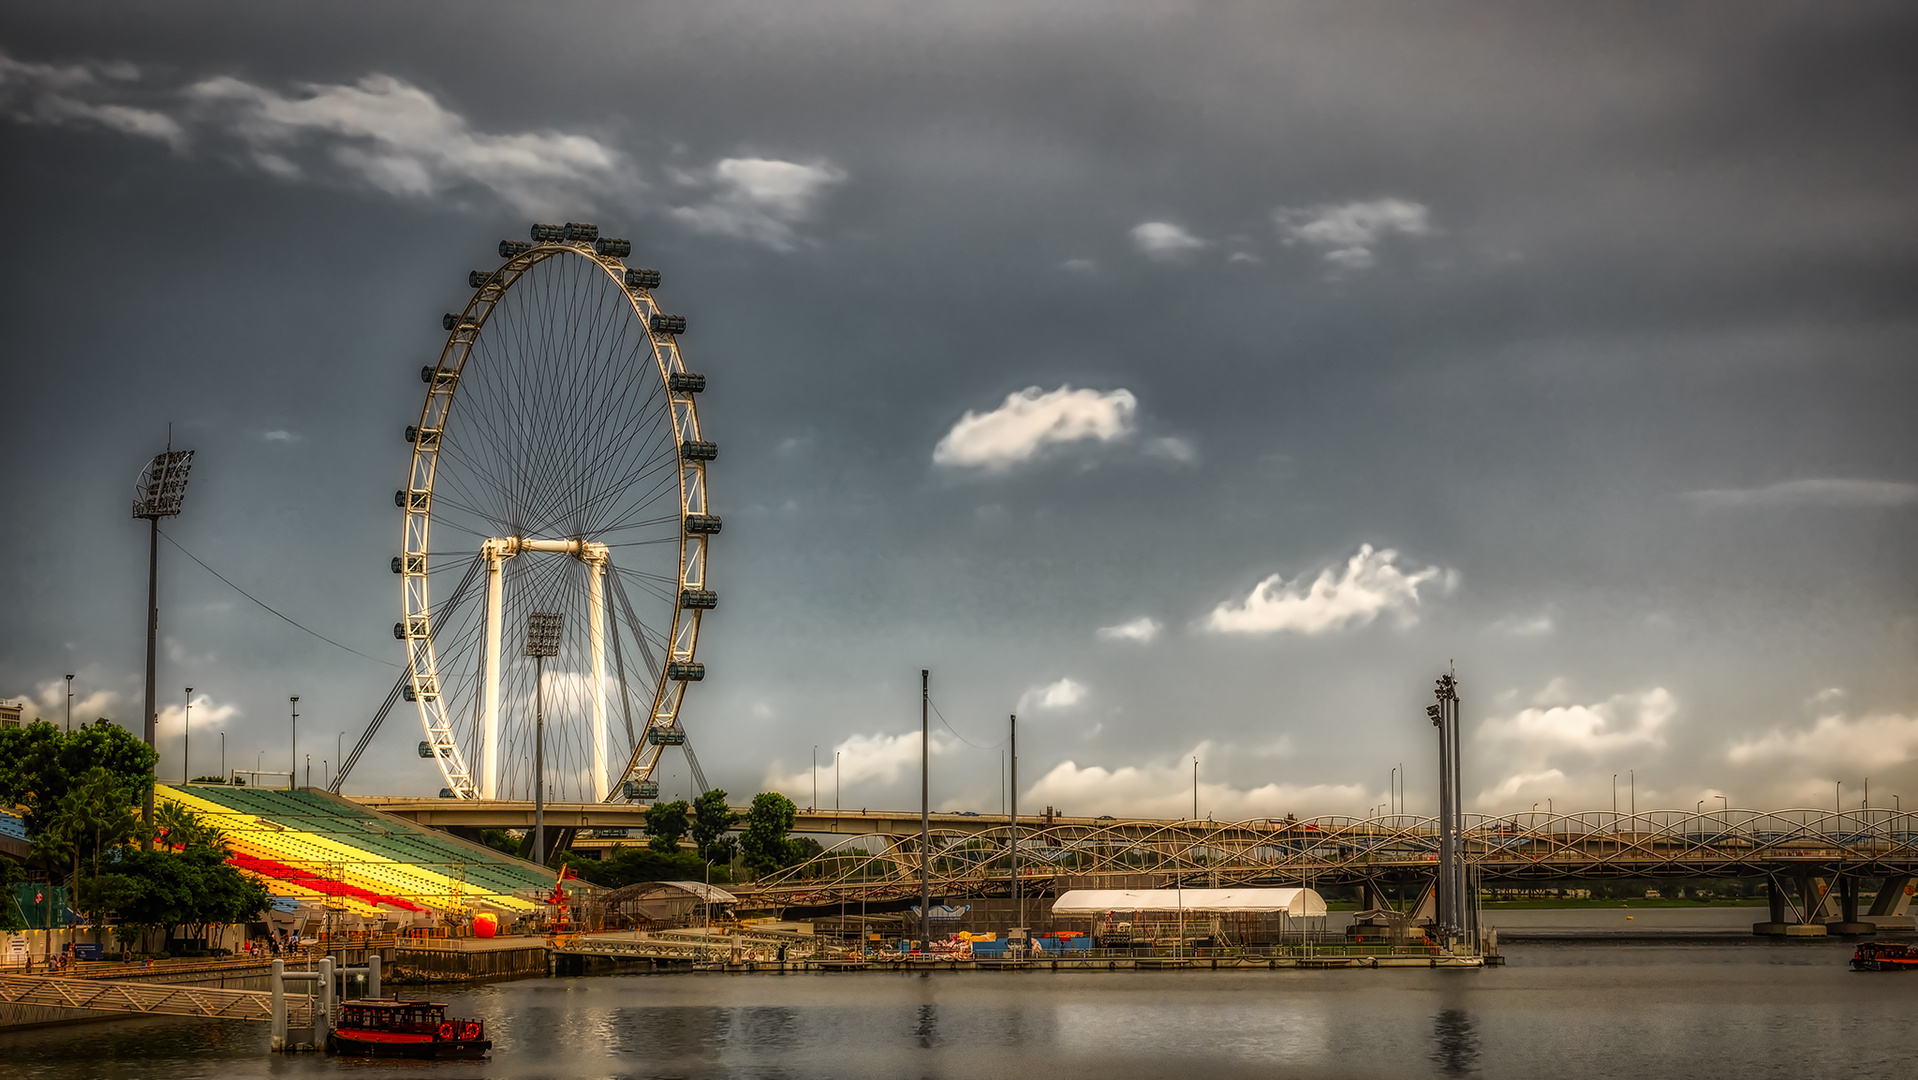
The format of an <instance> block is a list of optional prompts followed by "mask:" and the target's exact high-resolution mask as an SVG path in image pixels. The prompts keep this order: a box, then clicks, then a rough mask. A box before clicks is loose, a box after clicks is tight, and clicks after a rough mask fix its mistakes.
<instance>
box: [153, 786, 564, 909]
mask: <svg viewBox="0 0 1918 1080" xmlns="http://www.w3.org/2000/svg"><path fill="white" fill-rule="evenodd" d="M155 797H156V798H157V799H158V800H160V801H162V802H170V803H177V804H178V805H180V806H181V807H182V808H184V809H187V810H191V811H193V812H194V813H196V814H199V815H200V816H201V818H202V819H203V820H205V821H207V822H208V823H209V824H211V825H213V826H215V827H216V828H218V829H219V830H220V831H222V832H224V833H225V834H226V838H227V842H228V845H229V846H230V847H231V849H232V851H233V855H232V858H231V859H230V860H229V861H230V862H231V863H232V864H233V865H234V866H236V867H238V868H240V869H241V870H243V871H245V872H247V873H248V874H251V875H253V876H254V877H257V878H259V879H261V880H262V881H264V882H265V883H266V886H267V889H268V891H269V892H271V893H273V895H275V896H280V897H293V898H298V899H302V900H312V901H314V902H316V903H319V904H323V905H324V906H326V907H328V908H332V909H335V910H338V911H343V912H347V913H350V914H353V915H358V916H360V917H361V918H362V919H366V920H377V921H380V922H392V923H396V924H399V925H407V924H413V923H419V922H436V921H440V920H442V919H446V918H459V917H461V916H464V915H471V914H473V913H476V912H479V911H490V912H492V913H493V914H495V915H498V916H500V917H501V920H502V921H510V920H512V919H513V918H515V917H517V916H520V915H524V914H529V913H532V912H535V911H537V910H539V908H540V906H541V905H540V902H539V900H538V899H537V897H538V896H539V895H540V894H541V892H542V891H550V890H551V889H552V887H553V874H552V873H551V872H550V871H543V870H541V869H540V868H539V867H537V866H534V865H533V864H531V863H527V862H522V861H520V860H518V859H514V858H511V857H510V856H507V855H503V854H501V853H499V852H496V851H493V850H492V849H490V848H486V847H482V846H480V845H478V844H469V843H467V842H465V841H463V840H459V839H456V838H454V837H451V836H448V835H446V834H444V833H439V832H434V831H432V830H430V829H426V828H423V827H421V826H418V825H414V824H412V823H411V822H407V821H403V820H401V819H399V818H395V817H389V816H387V815H384V814H379V813H376V812H373V811H370V810H366V809H363V808H361V807H359V806H356V805H354V804H353V803H350V802H347V801H346V800H344V799H340V798H337V797H335V796H332V795H328V794H324V793H321V792H316V791H268V790H263V789H259V788H244V787H227V786H225V785H222V784H188V785H184V786H168V785H160V786H159V787H157V788H156V789H155Z"/></svg>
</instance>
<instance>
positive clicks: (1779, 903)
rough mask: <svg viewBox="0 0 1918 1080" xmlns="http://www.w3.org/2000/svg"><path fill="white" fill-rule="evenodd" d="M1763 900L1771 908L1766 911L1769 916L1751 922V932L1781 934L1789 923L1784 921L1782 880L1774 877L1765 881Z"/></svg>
mask: <svg viewBox="0 0 1918 1080" xmlns="http://www.w3.org/2000/svg"><path fill="white" fill-rule="evenodd" d="M1765 902H1766V904H1767V906H1768V907H1770V909H1771V910H1770V911H1768V912H1767V913H1766V914H1768V915H1769V916H1770V918H1769V919H1767V920H1766V921H1765V922H1761V923H1753V924H1752V933H1754V934H1764V935H1768V936H1772V937H1776V936H1779V935H1782V934H1783V933H1784V932H1785V927H1786V926H1789V925H1790V924H1789V923H1787V922H1786V921H1785V884H1784V882H1782V881H1779V880H1778V878H1776V877H1773V878H1771V879H1769V880H1768V881H1766V882H1765Z"/></svg>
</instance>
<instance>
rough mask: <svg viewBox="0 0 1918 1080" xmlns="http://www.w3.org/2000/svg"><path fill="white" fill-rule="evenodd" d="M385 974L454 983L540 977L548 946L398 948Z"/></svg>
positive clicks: (391, 977)
mask: <svg viewBox="0 0 1918 1080" xmlns="http://www.w3.org/2000/svg"><path fill="white" fill-rule="evenodd" d="M388 963H389V964H390V966H389V967H388V968H387V971H388V974H387V975H385V976H384V977H385V978H386V979H388V980H389V981H392V982H395V983H449V982H452V983H457V982H480V981H484V980H488V979H523V978H527V977H531V976H540V977H543V976H545V975H546V974H547V971H548V959H547V950H546V945H545V943H544V942H540V943H539V944H529V945H517V946H508V947H504V948H487V949H473V948H410V947H409V948H399V949H395V950H393V955H392V959H391V960H390V961H389V962H388Z"/></svg>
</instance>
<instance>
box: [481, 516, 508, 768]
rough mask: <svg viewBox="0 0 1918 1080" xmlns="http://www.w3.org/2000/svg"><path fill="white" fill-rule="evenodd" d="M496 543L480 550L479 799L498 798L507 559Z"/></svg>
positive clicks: (491, 541)
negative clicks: (482, 591) (483, 640)
mask: <svg viewBox="0 0 1918 1080" xmlns="http://www.w3.org/2000/svg"><path fill="white" fill-rule="evenodd" d="M500 547H501V545H499V544H498V542H497V541H493V540H488V541H487V542H486V543H485V545H484V546H483V547H482V548H481V551H482V553H483V554H484V555H485V556H486V677H485V690H484V699H483V702H482V705H481V708H482V710H483V712H482V714H481V718H480V798H482V799H496V798H499V643H500V618H501V616H502V614H503V612H502V611H501V610H500V609H501V595H502V592H503V589H502V582H501V578H502V577H503V576H504V575H503V574H502V571H503V570H504V569H505V563H506V557H505V554H504V552H502V551H501V550H500Z"/></svg>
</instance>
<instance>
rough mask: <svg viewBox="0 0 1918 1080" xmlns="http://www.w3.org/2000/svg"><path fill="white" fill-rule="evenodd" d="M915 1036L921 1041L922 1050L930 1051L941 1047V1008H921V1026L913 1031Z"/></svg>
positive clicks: (935, 1006) (926, 1006) (934, 1006)
mask: <svg viewBox="0 0 1918 1080" xmlns="http://www.w3.org/2000/svg"><path fill="white" fill-rule="evenodd" d="M912 1033H913V1035H914V1037H915V1038H917V1039H918V1040H919V1046H920V1048H921V1049H925V1050H930V1049H932V1048H933V1047H935V1046H938V1045H939V1006H937V1005H921V1006H919V1026H918V1027H916V1028H914V1029H913V1032H912Z"/></svg>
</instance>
